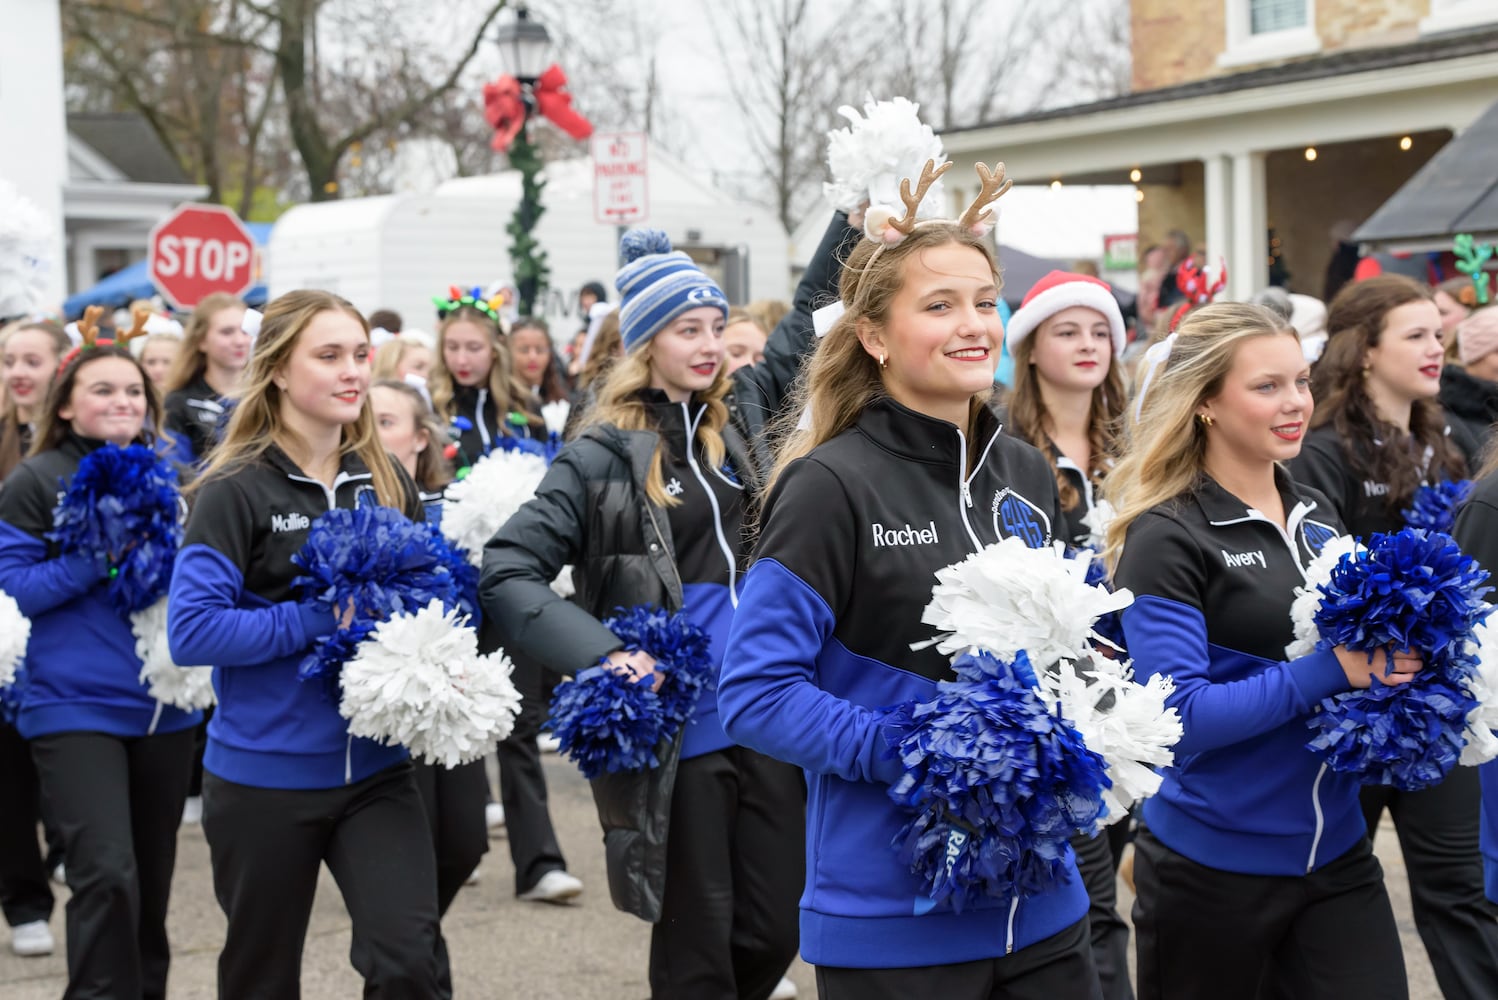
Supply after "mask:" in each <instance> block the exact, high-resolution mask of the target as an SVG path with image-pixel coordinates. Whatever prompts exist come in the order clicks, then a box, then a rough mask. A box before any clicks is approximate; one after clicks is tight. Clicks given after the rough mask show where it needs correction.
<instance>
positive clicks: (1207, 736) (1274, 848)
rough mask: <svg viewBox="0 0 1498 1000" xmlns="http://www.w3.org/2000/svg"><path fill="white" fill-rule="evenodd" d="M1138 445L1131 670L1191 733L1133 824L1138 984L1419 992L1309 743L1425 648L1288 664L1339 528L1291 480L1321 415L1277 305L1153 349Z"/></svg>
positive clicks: (1372, 871)
mask: <svg viewBox="0 0 1498 1000" xmlns="http://www.w3.org/2000/svg"><path fill="white" fill-rule="evenodd" d="M1151 350H1152V352H1153V353H1152V354H1151V355H1147V356H1146V359H1145V361H1146V370H1145V371H1144V373H1143V376H1142V377H1143V386H1144V389H1145V396H1144V398H1143V399H1142V401H1141V402H1140V403H1139V404H1136V405H1138V406H1139V409H1138V410H1137V411H1136V420H1135V423H1134V426H1133V429H1132V434H1131V439H1130V448H1129V450H1128V452H1127V453H1126V454H1125V456H1124V457H1123V458H1122V459H1121V460H1120V462H1119V463H1118V465H1117V466H1116V467H1115V468H1114V470H1113V472H1112V473H1111V474H1110V475H1109V477H1108V493H1109V498H1110V500H1111V502H1112V503H1113V504H1114V505H1115V507H1116V508H1117V514H1116V516H1115V517H1114V520H1113V521H1112V524H1111V525H1110V528H1109V533H1108V540H1109V549H1108V555H1109V559H1110V562H1111V563H1112V564H1113V565H1114V567H1115V568H1114V582H1115V583H1116V584H1117V585H1118V586H1119V587H1127V588H1129V589H1130V590H1131V591H1133V593H1134V603H1133V605H1131V606H1130V607H1129V608H1128V609H1126V610H1125V611H1124V613H1123V628H1124V636H1125V639H1126V643H1127V646H1128V650H1129V655H1130V656H1131V657H1132V659H1133V661H1134V669H1135V672H1136V676H1137V677H1138V679H1140V680H1142V681H1147V680H1148V679H1149V678H1151V677H1153V676H1154V675H1156V674H1165V675H1168V676H1171V677H1173V678H1174V680H1175V693H1174V694H1173V695H1172V696H1171V699H1170V701H1169V704H1170V705H1172V706H1173V707H1175V708H1176V709H1177V710H1178V711H1179V712H1180V716H1181V722H1182V724H1183V727H1184V730H1185V734H1184V736H1183V737H1182V738H1181V741H1180V743H1178V744H1177V745H1176V748H1175V754H1176V758H1175V759H1176V765H1175V766H1174V767H1171V768H1168V769H1166V771H1165V772H1164V782H1163V784H1162V786H1161V788H1160V791H1159V794H1157V795H1156V796H1154V797H1153V798H1151V799H1149V800H1147V801H1146V802H1145V803H1144V805H1143V808H1142V816H1141V821H1140V828H1139V830H1138V832H1137V834H1136V836H1135V840H1134V847H1135V852H1136V854H1135V858H1136V860H1135V864H1134V884H1135V892H1136V900H1135V904H1134V934H1135V939H1136V942H1137V944H1136V947H1137V957H1138V985H1139V996H1140V997H1142V998H1145V1000H1196V998H1200V997H1213V998H1223V1000H1232V998H1238V997H1241V998H1244V1000H1250V998H1254V997H1261V996H1284V997H1327V996H1357V997H1367V998H1372V997H1387V998H1403V997H1405V996H1407V985H1406V981H1405V971H1404V962H1403V959H1402V956H1401V953H1400V945H1399V933H1398V930H1397V929H1396V927H1395V925H1394V915H1393V911H1392V909H1391V908H1390V905H1389V899H1388V895H1387V894H1386V892H1385V890H1384V884H1383V872H1382V869H1381V868H1380V867H1379V864H1378V859H1377V858H1375V857H1374V855H1373V851H1372V846H1371V845H1370V843H1369V840H1368V837H1367V835H1366V830H1365V827H1364V823H1363V816H1362V812H1361V810H1360V808H1359V805H1358V778H1357V776H1356V775H1351V774H1345V773H1342V772H1337V771H1332V770H1330V769H1329V768H1328V767H1327V765H1326V763H1325V762H1324V761H1323V760H1322V759H1321V757H1320V756H1318V755H1317V754H1314V753H1312V752H1311V751H1310V750H1308V749H1306V743H1307V742H1308V740H1309V739H1310V734H1309V730H1308V729H1307V727H1306V720H1307V717H1308V716H1310V714H1311V713H1312V711H1313V710H1314V709H1315V706H1316V705H1317V704H1318V703H1319V702H1320V701H1321V699H1323V698H1325V697H1328V696H1330V695H1333V694H1337V693H1339V692H1342V691H1347V690H1349V689H1351V688H1366V687H1368V686H1369V683H1370V677H1371V676H1375V675H1376V676H1379V677H1380V678H1381V679H1382V680H1383V682H1384V683H1388V684H1395V683H1403V682H1405V681H1408V680H1409V676H1410V674H1412V673H1413V672H1414V671H1416V670H1418V669H1419V665H1420V664H1419V661H1418V660H1417V659H1413V658H1410V657H1409V656H1406V655H1400V654H1396V655H1395V657H1394V661H1393V671H1394V672H1393V673H1392V674H1390V675H1388V676H1385V675H1384V667H1385V655H1384V653H1382V652H1380V653H1378V654H1377V655H1376V656H1375V657H1374V658H1373V659H1372V660H1371V661H1370V658H1369V657H1368V656H1367V654H1365V653H1354V652H1349V651H1348V650H1347V649H1346V648H1345V647H1340V646H1339V647H1337V648H1336V649H1335V650H1332V651H1327V652H1317V653H1312V654H1311V655H1309V656H1304V657H1301V658H1298V659H1295V660H1291V661H1289V662H1286V661H1285V659H1284V656H1285V647H1286V645H1287V644H1288V643H1289V642H1290V640H1291V639H1292V638H1293V629H1292V625H1291V620H1290V605H1291V602H1292V600H1293V598H1294V594H1295V588H1296V587H1299V586H1301V585H1303V584H1304V582H1305V578H1304V572H1305V569H1306V567H1307V565H1308V564H1309V563H1310V561H1311V559H1312V558H1313V557H1314V556H1315V555H1316V553H1317V552H1318V551H1319V550H1320V548H1321V547H1322V546H1323V545H1324V544H1325V543H1326V542H1327V541H1328V540H1330V539H1331V538H1333V537H1335V536H1337V535H1340V534H1341V533H1342V519H1341V518H1340V517H1339V516H1338V513H1337V511H1336V509H1335V508H1334V507H1333V506H1332V505H1330V504H1328V503H1327V501H1326V498H1325V497H1324V496H1323V495H1322V494H1321V493H1319V492H1317V491H1316V490H1314V489H1310V488H1308V487H1307V486H1305V485H1303V484H1301V483H1298V482H1296V481H1294V480H1292V479H1291V478H1290V477H1289V475H1288V474H1287V473H1286V472H1285V471H1284V469H1283V468H1282V467H1281V465H1280V464H1279V463H1282V462H1286V461H1289V460H1291V459H1293V458H1294V457H1295V455H1296V453H1297V452H1299V451H1300V447H1301V440H1302V438H1303V437H1304V435H1305V429H1306V427H1307V425H1308V424H1309V422H1310V419H1311V414H1312V411H1313V403H1312V399H1311V393H1310V375H1309V371H1308V369H1307V367H1306V362H1305V359H1304V357H1303V355H1302V353H1301V346H1300V343H1299V339H1298V338H1297V337H1296V335H1295V333H1294V331H1293V330H1291V329H1290V328H1289V327H1288V326H1287V325H1286V324H1285V323H1284V321H1283V320H1281V319H1280V318H1279V317H1278V316H1277V315H1276V314H1274V313H1273V312H1271V311H1269V310H1267V309H1264V308H1262V307H1260V306H1251V305H1237V304H1232V305H1227V304H1224V305H1208V306H1204V307H1202V308H1201V309H1199V310H1197V311H1196V312H1194V313H1192V314H1191V315H1190V316H1188V317H1186V319H1185V321H1184V322H1182V324H1181V326H1180V328H1179V330H1178V332H1177V333H1176V334H1175V335H1174V336H1173V337H1172V338H1170V339H1169V340H1167V341H1164V342H1162V344H1160V345H1157V346H1156V347H1155V348H1152V349H1151Z"/></svg>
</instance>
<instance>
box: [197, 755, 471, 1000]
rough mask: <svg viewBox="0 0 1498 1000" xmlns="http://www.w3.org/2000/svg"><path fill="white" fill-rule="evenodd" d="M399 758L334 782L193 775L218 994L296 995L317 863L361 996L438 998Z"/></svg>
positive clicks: (416, 818) (229, 998)
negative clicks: (344, 917) (336, 898)
mask: <svg viewBox="0 0 1498 1000" xmlns="http://www.w3.org/2000/svg"><path fill="white" fill-rule="evenodd" d="M411 770H412V769H411V765H409V764H398V765H396V766H395V767H390V768H386V769H385V770H384V771H381V772H380V773H378V774H374V775H371V776H370V777H368V778H365V779H364V780H363V781H360V782H357V783H355V784H353V785H348V786H346V787H341V788H328V789H316V790H288V789H279V788H254V787H250V786H248V785H239V784H235V783H233V782H229V781H225V780H223V779H222V778H220V777H218V776H217V775H215V774H213V773H212V772H211V771H210V772H208V773H206V774H204V775H203V831H204V833H205V834H206V835H207V837H208V850H209V856H210V858H211V859H212V862H213V889H214V893H215V894H216V895H217V896H218V902H219V906H220V907H222V909H223V911H224V914H225V915H226V916H227V917H228V918H229V928H228V933H227V935H226V937H225V940H224V950H223V952H222V953H221V954H220V955H219V961H218V990H219V994H218V995H219V1000H241V998H257V1000H297V998H298V997H300V996H301V982H300V979H301V971H302V946H303V943H304V942H305V939H306V937H307V922H308V919H309V918H310V917H311V913H312V900H313V897H314V895H315V894H316V891H317V874H318V870H319V868H320V867H321V866H322V864H323V862H327V865H328V870H329V871H330V872H332V873H333V878H334V880H335V881H337V883H338V888H339V890H340V891H341V892H342V894H343V902H344V905H345V906H347V907H348V912H349V917H350V918H351V920H352V922H353V939H354V940H353V947H352V949H351V951H350V960H351V961H352V962H353V964H354V967H355V968H356V969H357V970H358V971H359V974H360V975H362V976H363V977H364V995H365V996H366V997H380V998H384V1000H394V998H411V1000H429V998H431V997H435V996H438V995H439V994H440V988H439V986H438V983H439V981H440V980H441V979H442V978H443V973H442V970H441V969H440V968H439V965H440V959H439V952H440V942H441V935H440V933H439V930H438V917H437V865H436V861H435V860H434V857H433V852H432V839H431V834H430V833H429V832H428V830H427V817H426V813H425V812H424V811H423V809H422V806H421V796H420V795H419V794H418V793H417V791H416V783H415V780H414V779H413V778H412V774H411Z"/></svg>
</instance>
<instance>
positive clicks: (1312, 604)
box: [1285, 535, 1367, 660]
mask: <svg viewBox="0 0 1498 1000" xmlns="http://www.w3.org/2000/svg"><path fill="white" fill-rule="evenodd" d="M1365 551H1367V550H1366V549H1365V548H1364V547H1363V544H1362V543H1361V542H1359V541H1358V540H1357V539H1356V538H1354V537H1353V536H1351V535H1337V536H1336V537H1334V538H1331V539H1329V540H1328V541H1327V542H1326V544H1325V545H1323V546H1322V547H1321V551H1320V552H1319V553H1317V555H1316V558H1315V559H1312V560H1311V563H1310V565H1309V566H1307V567H1306V573H1305V577H1306V582H1305V585H1304V586H1301V587H1296V588H1295V600H1294V601H1292V602H1291V604H1290V624H1291V626H1292V627H1293V628H1294V629H1295V638H1294V640H1292V641H1291V642H1290V644H1289V645H1288V646H1286V647H1285V658H1286V659H1287V660H1298V659H1300V658H1301V657H1302V656H1310V655H1311V654H1312V653H1314V652H1315V651H1316V645H1317V643H1318V642H1320V641H1321V632H1320V630H1318V629H1317V627H1316V612H1317V611H1318V610H1319V609H1320V608H1321V595H1322V588H1323V587H1324V586H1326V585H1328V584H1330V583H1331V579H1332V570H1334V569H1336V568H1337V566H1338V565H1339V564H1340V563H1341V562H1342V559H1343V557H1348V558H1353V557H1355V556H1356V555H1357V554H1358V553H1360V552H1365Z"/></svg>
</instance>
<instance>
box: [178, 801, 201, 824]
mask: <svg viewBox="0 0 1498 1000" xmlns="http://www.w3.org/2000/svg"><path fill="white" fill-rule="evenodd" d="M202 822H203V797H202V796H201V795H189V796H188V797H187V801H186V802H184V803H182V825H183V826H188V825H194V826H195V825H197V824H199V823H202Z"/></svg>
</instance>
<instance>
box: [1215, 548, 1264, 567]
mask: <svg viewBox="0 0 1498 1000" xmlns="http://www.w3.org/2000/svg"><path fill="white" fill-rule="evenodd" d="M1222 561H1223V563H1225V564H1226V565H1227V568H1228V569H1238V568H1239V567H1242V566H1260V567H1262V568H1264V569H1268V568H1269V561H1268V560H1266V559H1265V558H1264V550H1263V549H1257V550H1255V551H1253V552H1229V551H1228V550H1227V549H1223V550H1222Z"/></svg>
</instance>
